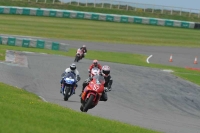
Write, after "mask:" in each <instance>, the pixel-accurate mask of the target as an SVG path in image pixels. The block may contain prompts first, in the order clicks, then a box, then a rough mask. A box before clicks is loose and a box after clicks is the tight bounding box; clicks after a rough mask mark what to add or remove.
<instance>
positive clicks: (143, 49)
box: [0, 34, 200, 68]
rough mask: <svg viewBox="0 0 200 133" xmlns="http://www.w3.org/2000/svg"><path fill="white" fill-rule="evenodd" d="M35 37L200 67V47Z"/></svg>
mask: <svg viewBox="0 0 200 133" xmlns="http://www.w3.org/2000/svg"><path fill="white" fill-rule="evenodd" d="M0 35H5V34H0ZM16 37H21V36H16ZM30 38H35V37H30ZM35 39H42V40H49V41H57V42H61V43H66V44H69V48H79V47H80V46H82V45H86V46H87V48H88V50H100V51H113V52H126V53H134V54H143V55H146V56H150V55H153V56H152V57H151V58H150V59H149V62H150V63H155V64H164V65H169V66H178V67H193V68H200V63H198V64H193V62H194V59H195V57H199V58H200V48H184V47H170V46H165V47H164V46H143V45H131V44H130V45H128V44H126V45H121V44H117V43H115V44H110V43H98V42H86V41H73V40H58V39H47V38H40V37H38V38H35ZM133 43H134V42H133ZM170 55H172V57H173V62H169V58H170ZM198 60H199V59H198Z"/></svg>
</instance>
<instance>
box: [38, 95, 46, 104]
mask: <svg viewBox="0 0 200 133" xmlns="http://www.w3.org/2000/svg"><path fill="white" fill-rule="evenodd" d="M39 97H40V98H41V99H42V100H43V101H45V102H47V100H45V99H44V98H43V97H42V96H39ZM47 103H48V102H47Z"/></svg>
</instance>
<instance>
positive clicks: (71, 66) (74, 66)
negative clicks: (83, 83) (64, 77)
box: [70, 63, 76, 71]
mask: <svg viewBox="0 0 200 133" xmlns="http://www.w3.org/2000/svg"><path fill="white" fill-rule="evenodd" d="M70 69H71V71H74V70H76V64H75V63H72V64H71V65H70Z"/></svg>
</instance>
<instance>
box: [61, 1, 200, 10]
mask: <svg viewBox="0 0 200 133" xmlns="http://www.w3.org/2000/svg"><path fill="white" fill-rule="evenodd" d="M62 1H63V2H64V1H65V2H69V1H70V0H62ZM73 1H80V2H85V1H88V2H94V1H98V2H100V1H104V2H106V1H107V2H108V1H110V0H73ZM111 1H124V2H132V3H142V4H154V5H162V6H173V7H182V8H191V9H199V10H200V0H111Z"/></svg>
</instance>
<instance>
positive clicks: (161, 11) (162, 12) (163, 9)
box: [161, 6, 164, 14]
mask: <svg viewBox="0 0 200 133" xmlns="http://www.w3.org/2000/svg"><path fill="white" fill-rule="evenodd" d="M163 10H164V9H163V6H162V11H161V14H163Z"/></svg>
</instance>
